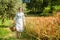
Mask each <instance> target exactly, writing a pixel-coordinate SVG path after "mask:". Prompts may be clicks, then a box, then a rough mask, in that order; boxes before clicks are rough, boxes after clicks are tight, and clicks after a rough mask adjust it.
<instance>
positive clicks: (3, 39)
mask: <svg viewBox="0 0 60 40" xmlns="http://www.w3.org/2000/svg"><path fill="white" fill-rule="evenodd" d="M0 40H17V39H16V38H13V37H9V38H0Z"/></svg>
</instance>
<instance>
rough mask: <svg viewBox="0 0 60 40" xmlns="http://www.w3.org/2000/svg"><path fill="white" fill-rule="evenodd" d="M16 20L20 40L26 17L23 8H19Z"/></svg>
mask: <svg viewBox="0 0 60 40" xmlns="http://www.w3.org/2000/svg"><path fill="white" fill-rule="evenodd" d="M14 20H15V22H16V35H17V38H19V36H21V32H23V30H24V27H23V24H24V22H25V16H24V13H23V8H22V7H19V8H18V12H17V14H16V16H15V18H14Z"/></svg>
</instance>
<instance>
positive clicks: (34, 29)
mask: <svg viewBox="0 0 60 40" xmlns="http://www.w3.org/2000/svg"><path fill="white" fill-rule="evenodd" d="M25 31H26V33H28V35H30V36H31V37H34V38H36V39H38V40H40V39H42V40H58V39H59V38H60V13H58V14H56V15H55V16H51V17H27V18H26V26H25Z"/></svg>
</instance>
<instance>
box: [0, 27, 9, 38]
mask: <svg viewBox="0 0 60 40" xmlns="http://www.w3.org/2000/svg"><path fill="white" fill-rule="evenodd" d="M9 33H10V31H9V30H8V29H6V28H0V37H1V38H2V37H5V36H6V35H8V34H9Z"/></svg>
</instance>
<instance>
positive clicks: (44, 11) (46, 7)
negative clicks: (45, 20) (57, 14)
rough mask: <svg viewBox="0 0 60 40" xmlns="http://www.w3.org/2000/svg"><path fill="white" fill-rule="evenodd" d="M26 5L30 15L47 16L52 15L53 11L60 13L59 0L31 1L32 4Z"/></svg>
mask: <svg viewBox="0 0 60 40" xmlns="http://www.w3.org/2000/svg"><path fill="white" fill-rule="evenodd" d="M26 4H27V9H28V10H30V12H29V13H30V14H38V15H41V16H47V15H51V14H52V13H53V11H60V1H59V0H30V3H26Z"/></svg>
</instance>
